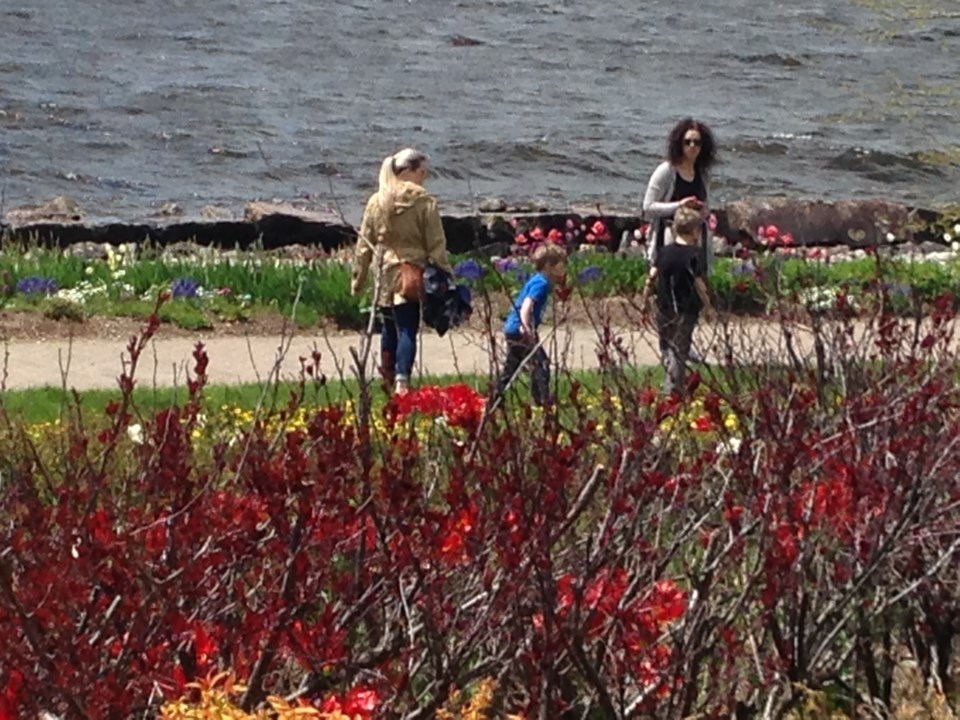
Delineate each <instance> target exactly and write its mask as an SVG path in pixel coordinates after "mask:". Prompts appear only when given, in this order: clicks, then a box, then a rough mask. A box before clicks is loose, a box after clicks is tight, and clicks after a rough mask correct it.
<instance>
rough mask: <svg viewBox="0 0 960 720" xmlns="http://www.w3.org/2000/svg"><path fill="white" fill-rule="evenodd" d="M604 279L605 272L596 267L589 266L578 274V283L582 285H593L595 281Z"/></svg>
mask: <svg viewBox="0 0 960 720" xmlns="http://www.w3.org/2000/svg"><path fill="white" fill-rule="evenodd" d="M602 277H603V270H601V269H600V268H598V267H597V266H596V265H587V267H585V268H584V269H583V270H581V271H580V272H578V273H577V282H578V283H580V284H581V285H586V284H587V283H591V282H593V281H594V280H599V279H600V278H602Z"/></svg>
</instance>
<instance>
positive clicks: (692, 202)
mask: <svg viewBox="0 0 960 720" xmlns="http://www.w3.org/2000/svg"><path fill="white" fill-rule="evenodd" d="M680 207H692V208H695V209H697V210H700V211H703V210H704V205H703V200H701V199H700V198H698V197H697V196H696V195H688V196H687V197H685V198H683V200H681V201H680Z"/></svg>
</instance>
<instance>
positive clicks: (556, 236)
mask: <svg viewBox="0 0 960 720" xmlns="http://www.w3.org/2000/svg"><path fill="white" fill-rule="evenodd" d="M547 240H549V241H550V242H552V243H557V244H558V245H560V244H562V243H563V233H562V232H560V231H559V230H557V229H556V228H552V229H551V230H550V232H548V233H547Z"/></svg>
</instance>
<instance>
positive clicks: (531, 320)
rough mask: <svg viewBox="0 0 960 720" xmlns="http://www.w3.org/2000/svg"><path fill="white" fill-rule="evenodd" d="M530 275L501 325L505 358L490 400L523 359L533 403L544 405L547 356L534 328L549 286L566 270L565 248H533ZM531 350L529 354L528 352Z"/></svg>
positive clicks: (499, 394) (549, 245)
mask: <svg viewBox="0 0 960 720" xmlns="http://www.w3.org/2000/svg"><path fill="white" fill-rule="evenodd" d="M532 259H533V267H534V269H535V270H536V272H535V273H534V274H533V275H531V276H530V279H529V280H527V282H526V284H524V286H523V289H521V290H520V293H519V295H517V297H516V299H515V300H514V301H513V309H511V311H510V314H509V315H508V316H507V321H506V323H504V326H503V334H504V335H505V336H506V341H507V359H506V362H505V363H504V365H503V372H501V373H500V378H499V380H498V381H497V389H496V395H494V402H497V400H498V399H499V398H501V397H502V396H503V393H504V392H505V391H506V389H507V386H509V385H510V383H511V382H512V381H513V379H514V376H516V375H517V374H518V372H519V370H520V367H521V365H523V363H524V361H525V360H527V358H528V357H529V358H530V359H529V360H528V361H527V363H528V365H529V367H530V371H531V374H532V382H531V390H532V393H533V401H534V403H535V404H536V405H545V404H547V403H548V402H549V398H550V360H549V358H548V357H547V354H546V353H545V352H544V350H543V348H542V347H539V338H538V336H537V329H538V328H539V327H540V323H541V321H542V320H543V310H544V308H545V307H546V305H547V299H548V298H549V297H550V291H551V290H552V289H553V286H554V285H556V284H557V283H559V282H563V279H564V277H565V276H566V273H567V252H566V250H564V249H563V248H562V247H561V246H559V245H554V244H553V243H546V244H544V245H541V246H540V247H538V248H537V249H536V250H534V251H533V255H532ZM531 353H533V354H532V356H531Z"/></svg>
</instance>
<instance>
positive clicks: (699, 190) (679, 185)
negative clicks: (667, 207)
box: [670, 171, 707, 202]
mask: <svg viewBox="0 0 960 720" xmlns="http://www.w3.org/2000/svg"><path fill="white" fill-rule="evenodd" d="M691 195H693V196H694V197H696V198H699V199H700V200H706V199H707V190H706V188H705V187H704V185H703V178H702V177H700V173H699V171H698V172H696V174H695V175H694V176H693V180H692V181H691V180H684V179H683V178H682V177H680V173H676V179H675V180H674V181H673V197H672V198H670V202H678V201H680V200H683V199H684V198H685V197H690V196H691Z"/></svg>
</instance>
